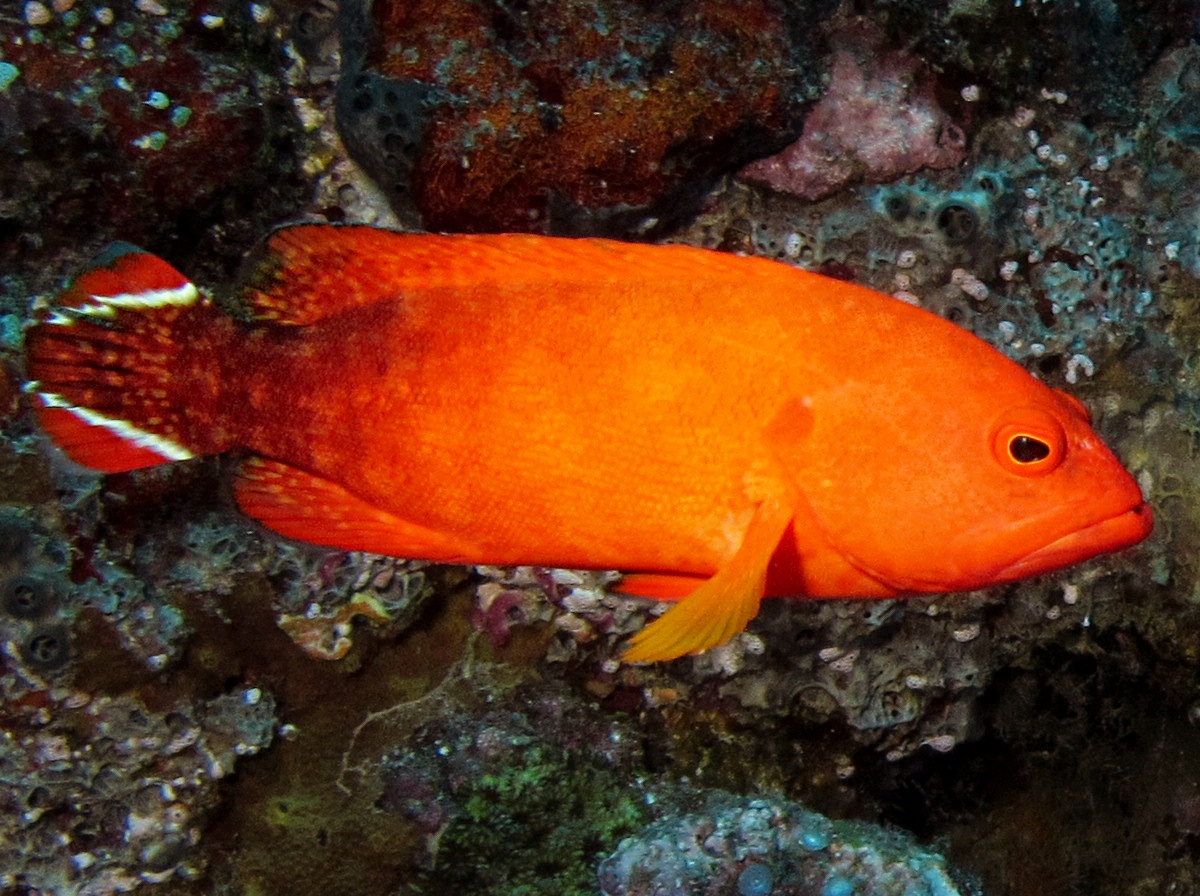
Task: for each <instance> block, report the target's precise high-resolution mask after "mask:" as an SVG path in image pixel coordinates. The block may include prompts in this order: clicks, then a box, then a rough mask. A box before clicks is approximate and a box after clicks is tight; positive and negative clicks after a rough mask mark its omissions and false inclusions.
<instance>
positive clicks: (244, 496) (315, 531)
mask: <svg viewBox="0 0 1200 896" xmlns="http://www.w3.org/2000/svg"><path fill="white" fill-rule="evenodd" d="M234 497H235V498H236V500H237V503H238V506H239V507H240V508H241V509H242V512H243V513H245V514H247V515H248V516H252V517H254V518H255V519H256V520H258V521H259V522H260V523H262V524H263V525H264V526H266V527H267V528H268V529H272V530H274V531H275V532H278V533H279V534H280V535H285V536H287V537H288V538H295V539H297V540H299V541H307V542H310V543H312V544H320V545H327V546H329V547H335V548H341V549H342V550H347V551H368V552H370V553H372V554H386V555H388V556H391V557H405V558H412V559H416V558H420V559H423V560H437V561H441V562H445V563H461V562H469V560H468V558H470V557H471V556H472V555H473V554H475V553H477V552H476V551H475V550H474V549H473V548H472V547H471V545H469V544H467V543H465V542H463V541H462V540H460V539H456V538H454V537H452V536H448V535H444V534H442V533H440V532H436V531H434V530H432V529H427V528H425V527H423V526H418V525H416V524H414V523H410V522H408V521H407V520H404V519H401V518H400V517H398V516H396V515H395V514H392V513H389V512H388V511H386V510H381V509H380V508H378V507H376V506H374V505H373V504H370V503H369V502H367V501H364V500H363V499H362V498H359V497H358V496H357V495H355V494H353V493H352V492H350V491H348V490H347V489H346V488H344V487H342V486H341V485H338V484H337V483H335V482H330V481H329V480H328V479H323V478H321V477H320V476H315V475H313V474H312V473H307V472H305V471H304V470H300V469H297V468H296V467H292V466H289V465H287V464H285V463H281V462H280V461H275V460H268V459H266V458H261V457H251V458H248V459H247V460H245V461H244V462H243V463H242V465H241V468H240V469H239V470H238V475H237V479H236V481H235V482H234Z"/></svg>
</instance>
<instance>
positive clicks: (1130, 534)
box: [996, 501, 1154, 581]
mask: <svg viewBox="0 0 1200 896" xmlns="http://www.w3.org/2000/svg"><path fill="white" fill-rule="evenodd" d="M1153 528H1154V514H1153V512H1152V511H1151V510H1150V505H1149V504H1147V503H1146V502H1145V501H1142V502H1141V503H1139V504H1135V505H1134V506H1133V507H1131V508H1129V509H1128V510H1126V511H1124V512H1123V513H1119V514H1117V515H1116V516H1112V517H1109V518H1108V519H1103V520H1100V521H1099V522H1096V523H1092V524H1091V525H1090V526H1086V527H1084V528H1082V529H1077V530H1075V531H1074V532H1070V533H1068V534H1066V535H1064V536H1062V537H1061V538H1057V539H1055V540H1054V541H1052V542H1050V543H1049V544H1047V545H1043V546H1042V547H1040V548H1038V549H1037V550H1035V551H1033V552H1032V553H1029V554H1026V555H1025V556H1024V557H1022V558H1021V559H1020V560H1018V561H1017V562H1016V563H1013V564H1012V565H1011V566H1006V567H1005V568H1004V569H1002V570H1000V571H999V572H998V573H997V576H996V578H997V580H998V581H1009V580H1012V579H1022V578H1025V577H1026V576H1032V575H1037V574H1038V573H1043V572H1050V571H1052V570H1055V569H1061V568H1062V567H1064V566H1070V565H1071V564H1072V563H1077V562H1079V560H1081V559H1082V558H1085V557H1093V556H1095V555H1097V554H1104V553H1108V552H1110V551H1119V550H1121V549H1122V548H1127V547H1130V546H1132V545H1135V544H1137V543H1138V542H1139V541H1141V540H1142V539H1143V538H1145V537H1146V536H1147V535H1149V534H1150V530H1151V529H1153Z"/></svg>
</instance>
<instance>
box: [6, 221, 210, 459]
mask: <svg viewBox="0 0 1200 896" xmlns="http://www.w3.org/2000/svg"><path fill="white" fill-rule="evenodd" d="M231 326H232V324H231V322H230V321H229V320H228V318H225V317H224V315H222V314H221V313H220V312H219V311H218V310H217V309H216V308H214V307H213V306H212V305H211V304H210V303H209V302H208V300H207V299H205V298H204V297H203V296H202V295H201V294H200V292H199V290H197V289H196V287H195V285H193V284H192V283H191V282H189V281H188V279H187V278H186V277H184V276H183V275H182V274H181V273H179V272H178V271H176V270H175V269H174V268H172V267H171V266H170V265H169V264H167V263H166V262H165V261H163V260H162V259H160V258H156V257H155V256H153V255H150V254H149V253H146V252H143V251H142V250H140V249H137V248H136V247H134V246H130V245H128V244H125V243H116V244H113V245H112V246H110V247H109V248H108V249H106V250H105V252H104V253H103V254H102V255H101V256H100V257H99V258H97V259H96V260H95V261H94V262H93V263H92V266H91V267H89V268H88V269H87V270H85V271H84V272H83V273H82V274H80V275H79V277H78V278H77V279H76V280H75V282H74V283H72V284H71V286H70V287H69V288H68V289H67V290H66V291H65V292H63V294H62V295H61V296H60V297H59V300H58V302H57V304H56V305H55V306H54V307H53V308H52V309H51V310H50V311H49V313H48V314H47V315H46V316H45V318H44V319H43V320H42V321H41V322H39V323H38V324H36V325H35V326H34V327H33V328H31V329H30V330H29V332H28V333H27V334H26V339H25V346H26V369H27V372H28V375H29V382H28V383H26V385H25V391H26V392H27V393H29V394H30V395H31V396H32V398H33V400H34V402H35V408H36V413H37V416H38V420H39V422H40V423H41V425H42V427H43V428H44V429H45V430H46V432H47V433H49V434H50V436H51V438H53V440H54V442H55V443H56V444H57V445H58V446H59V447H60V448H62V449H63V451H65V452H66V454H67V456H68V457H70V458H71V459H72V460H74V461H75V462H77V463H79V464H82V465H83V466H85V467H90V468H92V469H94V470H99V471H101V472H105V473H118V472H123V471H125V470H133V469H137V468H139V467H148V466H153V465H155V464H161V463H165V462H168V461H175V460H184V459H186V458H190V457H194V456H196V455H198V454H207V453H213V452H216V451H220V450H223V449H224V448H225V447H227V446H226V445H222V444H220V442H219V440H218V439H215V438H214V437H213V435H212V434H211V429H212V426H211V424H212V422H213V421H212V420H211V418H212V416H213V415H214V414H215V410H216V407H217V405H218V396H217V395H215V394H206V393H211V392H214V391H215V386H209V387H208V388H207V389H206V388H205V386H206V384H208V383H213V382H214V379H215V378H214V377H213V376H211V373H212V372H215V370H216V367H217V361H218V360H219V356H214V354H213V353H214V352H219V351H220V348H221V342H222V341H223V340H222V339H221V336H222V334H223V333H224V332H227V331H229V330H230V329H231ZM206 357H207V358H208V359H209V360H211V361H212V362H213V364H212V368H211V370H210V371H208V374H209V375H205V372H203V371H202V368H203V367H204V360H205V358H206Z"/></svg>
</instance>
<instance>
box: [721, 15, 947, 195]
mask: <svg viewBox="0 0 1200 896" xmlns="http://www.w3.org/2000/svg"><path fill="white" fill-rule="evenodd" d="M833 43H834V51H833V62H832V64H831V67H830V73H829V87H828V88H827V89H826V91H825V94H824V95H823V96H822V97H821V99H820V100H819V101H818V102H817V103H816V105H814V106H813V108H812V109H810V110H809V112H808V114H807V115H806V116H805V118H804V132H803V133H802V134H801V135H800V139H799V140H797V141H796V142H795V143H793V144H791V145H790V146H788V147H787V148H786V149H784V150H783V151H782V152H780V153H779V154H777V155H774V156H771V157H770V158H766V159H759V160H758V161H755V162H751V163H750V164H749V165H747V166H746V167H745V168H743V169H742V170H741V172H740V174H739V176H740V177H741V178H743V179H745V180H747V181H750V182H751V183H755V184H761V185H763V186H766V187H769V188H771V189H772V190H778V191H780V192H783V193H789V194H791V195H793V196H797V197H799V198H800V199H824V198H825V197H826V196H829V195H831V194H832V193H835V192H837V191H838V190H840V189H842V188H843V187H846V186H848V185H850V184H854V183H859V182H862V181H866V182H868V183H879V182H883V181H891V180H895V179H896V178H897V177H899V176H901V175H903V174H912V173H914V172H916V171H919V170H920V169H921V168H953V167H955V166H956V165H958V164H959V163H960V162H962V160H963V159H964V158H965V157H966V135H965V134H964V133H963V130H962V128H961V127H960V126H959V125H958V124H956V123H955V122H954V120H953V119H952V118H951V117H950V115H949V114H948V113H947V112H946V111H945V110H944V109H943V108H942V107H941V105H940V104H939V102H938V98H937V96H936V95H935V88H936V84H937V82H936V79H935V77H934V74H933V72H932V71H931V70H930V69H929V67H928V66H927V65H926V64H925V63H924V62H923V61H922V60H921V59H919V58H918V57H916V56H913V55H911V54H909V53H904V52H901V51H899V50H883V49H882V47H881V46H880V44H881V40H880V35H878V34H877V33H875V32H874V31H872V30H871V29H870V28H869V27H865V26H862V25H859V26H857V27H851V28H850V29H848V30H847V31H846V32H844V33H841V34H838V35H836V36H835V39H834V41H833Z"/></svg>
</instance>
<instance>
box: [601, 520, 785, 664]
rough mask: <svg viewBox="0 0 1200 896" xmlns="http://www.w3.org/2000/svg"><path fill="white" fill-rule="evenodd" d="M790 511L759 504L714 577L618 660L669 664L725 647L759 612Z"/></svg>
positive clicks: (641, 635)
mask: <svg viewBox="0 0 1200 896" xmlns="http://www.w3.org/2000/svg"><path fill="white" fill-rule="evenodd" d="M791 520H792V509H791V508H790V507H788V506H785V505H784V504H783V503H781V502H779V501H777V500H775V499H768V500H767V501H764V502H763V503H762V504H760V505H759V506H758V510H757V511H755V514H754V518H753V519H752V520H751V521H750V526H749V528H748V529H747V530H746V535H745V536H744V537H743V539H742V544H741V546H740V547H739V548H738V549H737V552H736V553H735V554H734V555H733V557H732V558H731V559H730V561H729V562H728V563H727V564H726V565H725V566H722V567H721V568H720V569H719V570H717V574H716V575H714V576H713V577H712V578H711V579H709V580H708V581H706V582H705V583H704V584H703V585H701V586H700V587H699V588H697V589H696V590H695V591H693V592H692V593H691V594H689V595H688V596H687V597H685V598H684V599H683V600H681V601H680V602H679V603H677V604H676V605H675V606H673V607H671V609H669V610H667V612H666V613H664V614H663V615H662V616H661V617H660V618H659V619H657V620H655V621H654V622H652V623H651V624H650V625H648V626H646V627H645V628H644V629H642V630H641V631H640V632H638V633H637V634H636V635H634V636H633V639H632V640H631V641H630V642H629V647H628V649H626V651H625V653H624V654H622V656H621V659H622V660H625V661H626V662H630V663H656V662H660V661H662V660H673V659H675V658H676V657H679V656H683V655H684V654H685V653H699V652H700V651H701V650H707V649H708V648H710V647H716V646H717V645H718V644H724V643H725V642H726V641H728V640H729V639H730V638H732V637H733V636H734V635H736V634H737V633H738V632H740V631H742V629H744V628H745V627H746V625H747V623H749V622H750V620H751V619H753V618H754V616H755V614H756V613H758V604H759V601H760V600H762V596H763V590H764V589H765V587H766V581H767V564H768V563H770V561H771V556H772V555H773V554H774V553H775V548H776V547H777V546H778V545H779V540H780V539H781V538H783V534H784V532H786V531H787V527H788V524H789V523H790V522H791Z"/></svg>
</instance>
